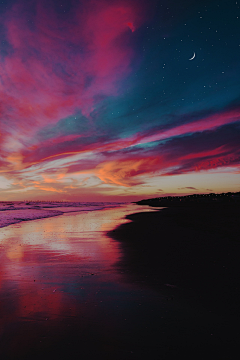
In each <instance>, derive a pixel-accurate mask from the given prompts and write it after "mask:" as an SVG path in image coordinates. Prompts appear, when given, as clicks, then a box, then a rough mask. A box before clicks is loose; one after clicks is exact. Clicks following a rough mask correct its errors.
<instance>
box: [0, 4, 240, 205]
mask: <svg viewBox="0 0 240 360" xmlns="http://www.w3.org/2000/svg"><path fill="white" fill-rule="evenodd" d="M0 24H1V25H0V79H1V81H0V93H1V95H0V135H1V137H0V162H1V174H0V190H1V199H0V200H24V199H32V200H37V199H39V200H41V199H44V200H70V201H81V200H83V201H128V200H137V199H141V198H148V197H154V196H165V195H175V194H192V193H208V192H226V191H240V1H239V2H238V1H235V0H234V1H233V0H222V1H221V0H208V1H207V0H201V1H197V0H195V1H193V0H182V1H178V0H158V1H156V0H145V1H141V0H128V1H121V0H104V1H102V0H96V1H92V0H89V1H87V0H85V1H77V0H72V1H71V0H64V1H60V0H58V1H57V0H55V1H54V0H39V1H38V0H36V1H35V0H31V1H28V0H24V1H14V0H11V1H7V0H5V1H1V2H0Z"/></svg>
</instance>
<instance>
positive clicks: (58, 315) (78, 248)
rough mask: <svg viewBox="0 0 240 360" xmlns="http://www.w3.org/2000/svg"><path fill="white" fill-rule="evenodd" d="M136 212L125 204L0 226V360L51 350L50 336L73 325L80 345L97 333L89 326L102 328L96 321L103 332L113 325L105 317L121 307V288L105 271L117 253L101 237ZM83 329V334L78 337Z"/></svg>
mask: <svg viewBox="0 0 240 360" xmlns="http://www.w3.org/2000/svg"><path fill="white" fill-rule="evenodd" d="M139 208H140V207H138V206H137V205H132V204H130V205H127V206H126V205H125V206H122V207H118V208H114V209H113V208H111V209H104V210H101V211H92V212H82V213H79V214H64V215H62V216H59V217H54V218H48V219H43V220H42V219H41V220H35V221H29V222H24V223H21V224H17V225H11V226H9V227H6V228H2V229H1V235H0V247H1V265H0V268H1V270H0V271H1V277H0V280H1V283H0V296H1V304H2V306H1V310H0V311H1V317H2V321H1V328H0V333H1V335H2V336H1V338H2V341H1V343H2V344H1V348H2V350H1V353H2V354H3V355H4V356H10V357H12V358H13V359H15V358H18V356H19V355H21V356H22V355H24V356H27V355H28V354H29V352H30V353H31V351H32V352H33V353H34V352H37V351H42V347H44V346H47V347H50V348H52V342H54V341H56V340H53V339H55V338H57V339H58V336H60V338H61V336H62V335H61V334H63V333H65V331H66V327H68V326H69V324H70V325H71V326H72V325H73V323H74V324H75V326H77V332H78V333H79V332H80V333H82V332H83V333H85V335H84V336H83V337H84V339H85V340H86V341H87V339H89V338H91V336H95V335H96V334H99V328H98V327H96V325H95V329H94V330H92V328H91V327H92V324H93V323H96V322H98V324H101V327H102V326H103V324H102V321H103V322H105V325H104V328H105V330H104V331H107V332H108V331H110V332H111V330H109V329H111V328H112V326H113V324H111V321H109V315H108V316H105V315H106V314H107V312H108V314H109V311H110V312H111V311H112V310H113V308H114V307H118V305H119V306H120V307H121V308H125V307H126V306H128V303H127V301H126V299H124V296H125V295H126V289H124V291H123V288H121V286H122V285H120V283H121V274H119V273H117V270H116V268H115V269H114V267H112V265H113V264H114V263H116V261H117V260H118V259H119V258H120V257H121V249H120V246H119V244H118V243H117V242H115V241H114V240H112V239H110V238H108V237H107V236H105V232H106V231H108V230H110V229H113V228H114V227H115V226H117V225H118V224H120V223H122V222H126V221H128V220H124V219H122V218H123V217H124V216H125V215H127V214H129V213H132V212H133V211H134V210H135V211H139V210H138V209H139ZM140 209H141V210H143V207H141V208H140ZM149 210H150V209H149ZM110 214H111V215H110ZM121 291H123V292H122V293H121ZM120 294H121V295H120ZM121 297H122V298H121ZM99 305H100V306H101V308H102V309H101V311H99V310H98V306H99ZM111 309H112V310H111ZM104 313H105V315H104ZM116 314H118V313H116ZM116 314H115V317H116ZM118 316H120V317H121V316H122V315H121V312H120V313H119V314H118V315H117V317H118ZM102 317H104V318H102ZM80 319H81V321H80ZM104 319H105V320H104ZM79 321H80V324H79ZM106 321H107V323H106ZM66 323H67V324H66ZM76 324H78V325H76ZM109 327H110V328H109ZM106 329H107V330H106ZM104 331H103V332H104ZM89 332H90V334H91V335H86V334H89ZM100 332H101V331H100ZM94 334H95V335H94ZM104 336H106V334H105V335H104ZM44 344H45V345H44ZM31 354H32V353H31ZM29 356H30V355H29Z"/></svg>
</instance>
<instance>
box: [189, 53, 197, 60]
mask: <svg viewBox="0 0 240 360" xmlns="http://www.w3.org/2000/svg"><path fill="white" fill-rule="evenodd" d="M195 57H196V54H195V53H194V54H193V57H191V59H188V60H193V59H194V58H195Z"/></svg>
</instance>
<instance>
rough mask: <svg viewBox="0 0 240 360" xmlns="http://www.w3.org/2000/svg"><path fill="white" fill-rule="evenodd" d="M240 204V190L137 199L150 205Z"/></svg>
mask: <svg viewBox="0 0 240 360" xmlns="http://www.w3.org/2000/svg"><path fill="white" fill-rule="evenodd" d="M206 203H207V204H209V203H212V204H215V203H217V204H219V203H224V204H226V203H227V204H240V192H227V193H221V194H215V193H210V194H192V195H186V196H161V197H156V198H151V199H146V200H140V201H137V202H136V204H139V205H150V206H177V207H178V206H181V207H182V206H183V205H184V204H185V205H188V206H191V205H195V204H206Z"/></svg>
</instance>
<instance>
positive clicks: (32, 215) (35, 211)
mask: <svg viewBox="0 0 240 360" xmlns="http://www.w3.org/2000/svg"><path fill="white" fill-rule="evenodd" d="M117 206H119V203H116V204H113V203H99V204H97V203H89V204H87V203H84V202H83V203H82V204H81V203H79V202H76V203H61V204H59V203H50V202H49V203H47V202H42V203H41V202H32V203H29V202H18V201H16V202H10V203H7V202H5V203H3V202H0V228H4V227H6V226H9V225H14V224H18V223H21V222H23V221H31V220H40V219H46V218H50V217H53V216H59V215H63V214H65V213H69V212H82V211H98V210H102V209H105V208H109V207H110V208H111V207H113V208H115V207H117Z"/></svg>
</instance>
